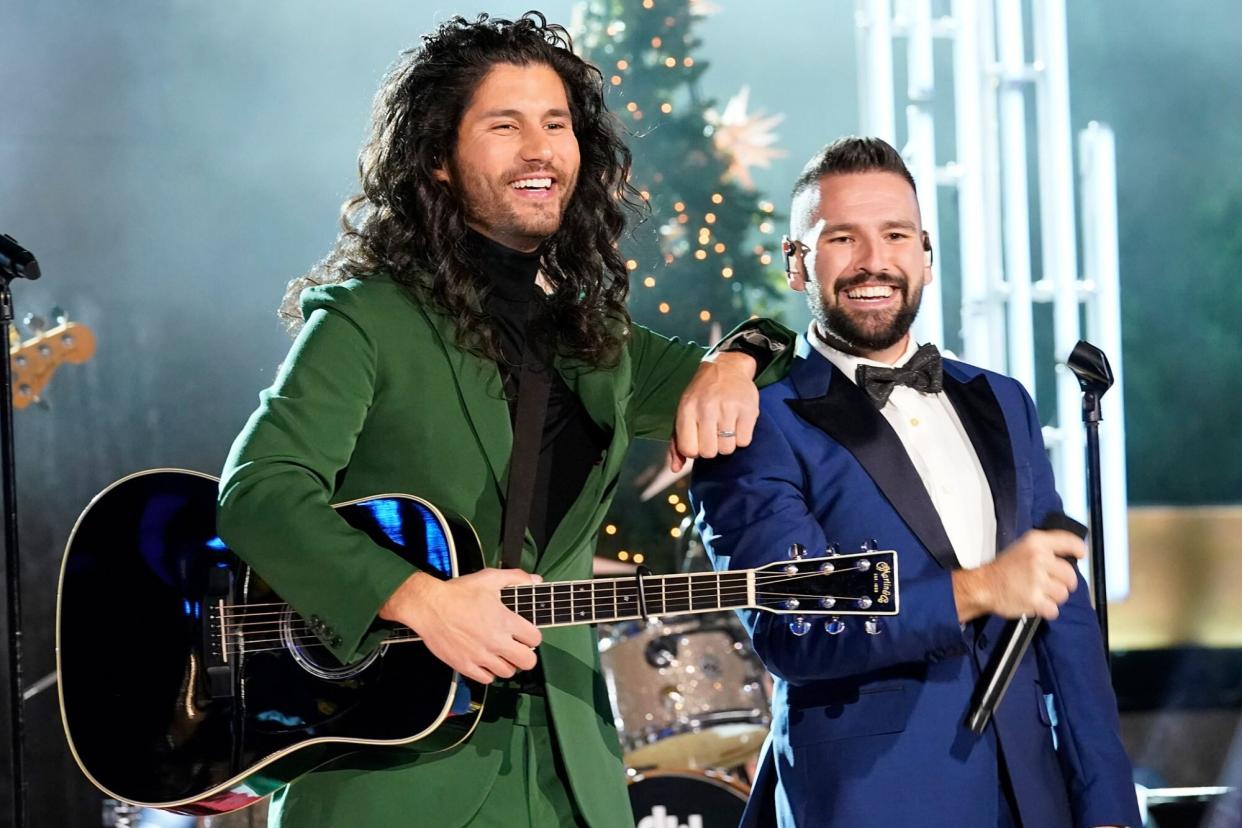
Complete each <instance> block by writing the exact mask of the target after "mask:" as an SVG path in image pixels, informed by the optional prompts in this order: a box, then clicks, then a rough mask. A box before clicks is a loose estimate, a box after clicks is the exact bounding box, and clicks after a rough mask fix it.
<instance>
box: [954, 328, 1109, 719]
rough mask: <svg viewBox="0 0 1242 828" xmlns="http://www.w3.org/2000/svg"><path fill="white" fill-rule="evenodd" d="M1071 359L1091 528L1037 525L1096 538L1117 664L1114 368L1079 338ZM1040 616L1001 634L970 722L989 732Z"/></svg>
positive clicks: (1101, 601) (1098, 594) (1053, 521)
mask: <svg viewBox="0 0 1242 828" xmlns="http://www.w3.org/2000/svg"><path fill="white" fill-rule="evenodd" d="M1066 365H1067V366H1068V367H1069V369H1070V371H1072V372H1073V373H1074V376H1076V377H1077V378H1078V384H1079V386H1081V387H1082V420H1083V422H1084V423H1085V424H1086V426H1087V489H1088V493H1089V498H1088V500H1089V502H1088V510H1089V512H1090V518H1089V519H1090V525H1091V529H1090V531H1087V528H1086V527H1085V526H1083V525H1082V524H1080V523H1078V522H1077V521H1075V520H1073V519H1072V518H1069V517H1066V516H1065V515H1063V514H1059V513H1058V514H1052V515H1048V516H1046V517H1045V518H1044V520H1043V522H1042V523H1041V524H1040V525H1039V526H1037V527H1036V528H1037V529H1061V530H1064V531H1068V532H1073V533H1074V534H1076V535H1078V536H1079V537H1080V538H1081V537H1089V538H1090V543H1091V581H1092V585H1093V586H1094V587H1095V613H1096V617H1097V618H1098V619H1099V622H1100V635H1101V636H1102V637H1103V639H1104V657H1105V658H1106V659H1107V660H1108V666H1109V668H1110V671H1111V668H1112V656H1111V655H1110V654H1109V650H1108V588H1107V585H1106V584H1105V581H1104V577H1105V575H1104V498H1103V496H1102V495H1101V493H1100V430H1099V429H1100V419H1101V417H1100V397H1102V396H1104V392H1105V391H1107V390H1108V389H1109V388H1111V387H1112V385H1113V371H1112V368H1111V367H1110V366H1109V364H1108V357H1106V356H1104V352H1103V351H1101V350H1100V349H1099V348H1097V347H1095V346H1094V345H1092V344H1091V343H1089V342H1085V341H1081V340H1080V341H1079V343H1078V344H1077V345H1075V346H1074V350H1073V352H1072V353H1070V356H1069V359H1068V360H1067V361H1066ZM1039 623H1040V619H1039V618H1038V617H1035V616H1030V615H1027V616H1023V617H1022V618H1017V619H1014V620H1013V621H1010V622H1009V623H1007V624H1006V625H1005V627H1004V629H1003V630H1002V632H1001V635H1000V638H999V639H997V643H996V647H995V648H994V649H993V651H992V658H991V659H990V660H989V662H988V665H987V667H986V668H984V670H983V672H982V674H981V675H980V676H979V681H978V683H977V684H976V685H975V692H974V697H973V698H972V699H971V704H970V709H969V711H968V713H967V716H966V725H967V727H969V728H970V729H971V731H972V732H974V733H983V731H984V729H986V728H987V726H988V722H990V721H991V720H992V714H993V713H994V712H995V711H996V708H997V707H999V706H1000V703H1001V699H1003V698H1004V697H1005V691H1006V690H1008V689H1009V683H1010V682H1011V681H1012V680H1013V677H1014V674H1015V673H1016V672H1017V670H1018V665H1019V664H1020V663H1021V661H1022V657H1023V656H1024V655H1026V651H1027V650H1028V649H1029V648H1030V646H1031V643H1032V642H1033V641H1034V640H1035V633H1036V632H1037V631H1038V629H1039Z"/></svg>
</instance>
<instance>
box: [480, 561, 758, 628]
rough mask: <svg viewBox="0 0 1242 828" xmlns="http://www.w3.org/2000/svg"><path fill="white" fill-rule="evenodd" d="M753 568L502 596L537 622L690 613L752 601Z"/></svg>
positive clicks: (566, 584) (553, 586)
mask: <svg viewBox="0 0 1242 828" xmlns="http://www.w3.org/2000/svg"><path fill="white" fill-rule="evenodd" d="M753 574H754V572H753V570H742V571H738V572H694V573H690V574H685V575H644V576H643V577H642V579H641V583H640V581H639V579H638V578H599V579H592V580H587V581H559V582H556V583H546V584H532V585H524V586H512V587H505V588H504V589H503V590H501V593H500V596H501V600H502V601H503V602H504V604H505V606H506V607H508V608H509V609H511V610H513V611H514V612H515V613H517V614H518V615H520V616H522V617H523V618H525V619H526V620H527V621H529V622H531V623H532V624H534V625H535V626H536V627H562V626H567V625H570V624H597V623H609V622H613V621H629V620H633V619H637V618H645V617H647V616H650V615H655V616H660V615H690V614H694V613H701V612H718V611H720V610H729V609H739V608H742V607H748V606H751V605H752V604H753V598H754V582H753V578H752V575H753Z"/></svg>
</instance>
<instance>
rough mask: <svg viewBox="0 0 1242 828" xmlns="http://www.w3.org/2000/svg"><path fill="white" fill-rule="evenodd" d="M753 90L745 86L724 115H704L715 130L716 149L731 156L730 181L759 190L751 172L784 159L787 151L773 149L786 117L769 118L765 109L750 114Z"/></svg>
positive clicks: (728, 175)
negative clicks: (778, 129) (780, 126)
mask: <svg viewBox="0 0 1242 828" xmlns="http://www.w3.org/2000/svg"><path fill="white" fill-rule="evenodd" d="M749 106H750V87H749V86H743V87H742V88H741V89H740V90H738V93H737V94H736V95H734V96H733V97H732V98H730V99H729V102H728V103H727V104H725V108H724V112H722V113H718V112H716V110H714V109H709V110H707V112H705V113H704V117H705V118H706V119H707V123H708V125H709V126H710V127H711V129H712V133H711V135H712V142H713V143H714V144H715V146H716V149H717V150H719V151H721V152H723V153H725V154H727V155H728V156H729V159H730V161H729V169H728V171H727V172H726V173H725V175H726V177H727V178H731V179H733V180H734V181H737V182H738V183H739V184H741V185H742V186H743V187H745V188H746V189H748V190H753V189H755V182H754V181H752V180H751V177H750V171H751V169H753V168H754V167H762V168H764V169H767V168H768V167H769V166H771V164H772V160H773V159H774V158H783V157H784V156H785V155H786V154H787V153H786V152H785V150H783V149H780V148H778V147H776V146H773V145H774V144H776V143H777V142H778V141H779V140H780V136H778V135H777V134H776V131H775V129H776V126H777V125H778V124H779V123H780V122H781V121H783V120H785V116H784V115H768V114H767V113H766V112H764V111H762V110H758V111H756V112H753V113H750V112H747V111H746V110H747V108H748V107H749Z"/></svg>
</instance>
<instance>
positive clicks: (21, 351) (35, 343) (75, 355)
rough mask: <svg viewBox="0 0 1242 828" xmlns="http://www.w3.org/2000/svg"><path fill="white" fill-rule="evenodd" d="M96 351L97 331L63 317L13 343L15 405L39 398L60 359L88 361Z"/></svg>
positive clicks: (12, 361) (11, 352) (63, 360)
mask: <svg viewBox="0 0 1242 828" xmlns="http://www.w3.org/2000/svg"><path fill="white" fill-rule="evenodd" d="M94 353H95V334H94V333H92V332H91V329H90V328H88V327H86V326H85V325H82V324H79V323H77V322H69V321H64V320H62V321H60V322H59V323H58V324H57V325H56V326H55V327H52V328H48V329H46V330H37V331H36V332H35V334H34V336H32V337H30V338H29V339H25V340H22V341H21V342H18V343H17V344H15V345H12V346H11V347H10V348H9V362H10V364H11V365H12V366H13V405H14V407H15V408H25V407H26V406H28V405H30V404H31V403H33V402H38V401H39V397H40V396H41V395H42V393H43V389H44V388H46V387H47V384H48V382H50V381H51V379H52V374H53V373H55V371H56V368H57V366H59V365H60V364H61V363H64V362H72V363H82V362H86V361H87V360H89V359H90V358H91V357H92V356H93V355H94Z"/></svg>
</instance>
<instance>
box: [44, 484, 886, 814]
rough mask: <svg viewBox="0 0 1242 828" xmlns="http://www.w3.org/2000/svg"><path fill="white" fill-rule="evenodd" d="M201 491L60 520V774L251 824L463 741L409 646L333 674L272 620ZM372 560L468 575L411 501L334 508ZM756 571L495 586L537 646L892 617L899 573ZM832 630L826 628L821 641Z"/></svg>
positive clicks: (435, 679) (459, 682)
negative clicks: (648, 632)
mask: <svg viewBox="0 0 1242 828" xmlns="http://www.w3.org/2000/svg"><path fill="white" fill-rule="evenodd" d="M216 487H217V481H216V479H215V478H213V477H209V476H207V475H203V474H198V473H195V472H188V471H180V470H153V471H145V472H139V473H138V474H135V475H132V476H130V477H126V478H124V479H122V480H120V481H118V482H116V483H114V484H113V485H111V486H110V487H108V488H107V489H105V490H104V491H103V492H101V493H100V494H99V495H97V496H96V497H95V499H94V500H92V501H91V503H90V504H89V505H88V506H87V508H86V510H85V511H84V512H83V513H82V515H81V517H79V518H78V521H77V524H76V525H75V526H74V529H73V533H72V534H71V535H70V538H69V543H68V546H67V548H66V550H65V558H64V563H63V565H62V568H61V576H60V589H59V595H58V599H57V617H56V657H57V667H58V669H59V671H60V685H59V686H60V708H61V716H62V718H63V721H64V726H65V733H66V736H67V737H68V739H69V746H70V748H71V750H72V752H73V756H74V758H75V759H76V761H77V762H78V764H79V766H80V767H81V768H82V770H83V772H84V773H85V774H86V775H87V777H89V778H90V780H91V781H92V782H93V783H94V784H95V785H96V786H98V787H99V788H100V789H101V790H102V791H104V792H105V793H106V794H107V795H109V796H111V797H113V798H115V799H118V800H122V801H125V802H129V803H133V804H135V805H142V806H146V807H154V808H161V809H166V810H171V811H178V812H181V813H186V814H196V815H211V814H222V813H227V812H229V811H234V810H237V809H239V808H243V807H245V806H247V805H251V804H253V803H254V802H256V801H258V800H259V799H262V798H263V797H265V796H267V795H269V794H271V793H273V792H274V791H276V790H278V789H279V788H281V787H282V786H284V785H286V784H288V783H289V782H291V781H293V780H294V779H296V778H297V777H299V776H301V775H302V774H305V773H306V772H307V771H310V770H312V769H313V768H315V767H317V766H319V765H321V764H323V763H325V762H328V761H331V760H332V759H335V758H337V757H339V756H341V755H342V754H344V753H347V752H350V751H356V750H359V749H361V748H364V747H377V746H383V745H390V746H397V745H400V746H405V747H406V748H412V749H414V750H422V751H436V750H444V749H446V748H449V747H451V746H453V745H455V744H457V743H459V742H460V741H462V740H463V739H465V738H466V737H467V736H468V735H469V734H470V732H471V730H472V729H473V728H474V725H475V723H476V721H477V720H478V718H479V715H480V713H481V711H482V709H483V706H484V705H485V704H486V701H487V688H486V686H485V685H482V684H478V683H476V682H473V681H470V680H468V679H466V678H465V677H463V676H461V675H459V674H458V673H456V672H454V671H453V670H452V669H451V668H449V667H448V666H447V665H445V664H444V663H442V662H440V661H439V660H438V659H436V658H435V657H434V656H432V655H431V654H430V652H429V651H428V650H427V649H426V648H425V647H424V646H423V645H422V644H421V643H420V642H419V640H418V637H417V636H416V635H415V634H414V633H413V632H412V631H411V630H409V629H407V628H405V627H400V626H398V625H392V629H391V630H390V635H389V637H388V638H387V640H386V641H385V642H384V643H383V644H382V645H381V646H380V647H379V648H377V649H375V650H374V651H373V652H371V653H370V654H368V655H367V656H365V657H363V658H361V659H360V660H358V661H356V662H354V663H351V664H341V663H340V662H339V661H337V659H336V658H335V657H334V656H333V655H332V654H331V653H330V652H329V651H328V649H327V648H326V647H325V646H324V645H323V643H322V642H321V641H320V639H319V637H318V635H317V633H316V630H318V629H320V626H319V625H317V624H315V623H314V622H315V619H309V620H308V619H304V618H303V617H301V616H300V615H299V614H298V613H297V611H296V610H295V609H294V608H292V607H290V606H289V605H288V604H286V603H284V602H283V601H282V600H281V599H280V597H279V596H278V595H276V594H275V593H274V592H273V591H272V590H271V589H270V588H269V587H268V586H267V584H265V583H264V582H263V581H262V580H261V579H260V578H259V577H258V575H256V574H255V573H254V572H253V571H251V569H250V568H249V567H248V566H247V565H246V564H245V563H243V562H242V561H241V560H240V559H239V558H238V557H237V556H236V555H235V554H234V553H233V552H232V551H231V550H230V549H229V548H228V546H227V545H226V544H225V543H224V542H223V541H222V540H221V539H220V537H219V536H218V535H217V534H216V530H215V515H216ZM335 508H336V509H337V511H338V513H339V514H340V515H341V517H342V518H344V519H345V520H346V521H347V522H348V523H350V524H351V525H352V526H353V527H355V528H356V529H358V530H360V531H362V532H365V533H366V534H367V535H369V536H370V537H371V538H372V539H373V540H374V541H375V542H376V543H378V544H380V545H382V546H384V547H386V548H388V549H390V550H391V551H393V552H394V553H395V554H398V555H401V556H402V557H404V558H405V559H406V560H408V561H410V562H411V563H413V564H414V565H415V566H417V567H418V568H419V569H421V570H422V571H425V572H429V573H432V574H435V575H437V576H438V577H440V578H444V579H447V578H455V577H459V576H462V575H466V574H469V573H471V572H475V571H477V570H479V569H480V568H482V567H483V565H484V564H483V556H482V554H481V550H480V545H479V540H478V537H477V536H476V535H475V532H474V530H473V528H471V526H470V524H469V523H468V522H466V521H465V520H462V519H460V518H458V517H455V516H452V515H448V514H444V513H442V512H441V511H440V510H439V509H437V508H436V507H435V506H434V505H433V504H431V503H429V502H427V501H425V500H422V499H420V498H417V497H412V496H409V495H380V496H377V497H369V498H366V499H364V500H357V501H351V502H349V503H342V504H340V505H338V506H336V507H335ZM791 553H792V554H791V558H790V559H789V560H788V561H782V562H778V563H773V564H770V565H768V566H765V567H763V568H760V569H752V570H740V571H731V572H701V573H693V574H684V575H665V576H654V575H641V576H636V577H626V578H615V579H594V580H585V581H567V582H560V583H541V584H534V585H525V586H514V587H508V588H505V589H504V590H502V591H501V598H502V600H503V601H504V603H505V604H506V605H507V606H508V607H509V608H510V609H511V610H513V611H514V612H516V613H518V614H520V615H522V616H523V617H525V618H526V619H527V620H529V621H531V622H532V623H534V624H535V625H536V626H539V627H554V626H562V625H569V624H594V623H599V622H613V621H623V620H627V619H638V618H644V617H647V616H649V615H650V616H659V615H673V614H677V615H682V614H687V613H703V612H716V611H719V610H730V609H740V608H751V609H759V610H765V611H768V612H777V613H785V614H788V615H789V616H790V621H789V623H790V628H791V630H792V631H793V632H794V633H795V634H805V633H806V632H808V631H809V630H810V628H811V626H812V625H811V621H810V618H811V617H812V616H817V615H822V616H828V617H829V620H828V630H829V632H837V631H839V630H840V626H841V625H843V623H844V622H843V621H842V620H841V618H840V616H846V615H864V616H867V617H868V618H867V621H866V622H865V625H864V626H865V627H866V628H867V631H868V632H875V627H874V625H875V624H877V623H878V618H877V617H878V616H881V615H894V614H896V613H897V610H898V592H897V556H896V554H895V553H893V552H884V551H868V552H865V553H863V554H856V555H836V556H825V557H816V558H810V557H806V556H805V552H804V550H802V549H801V547H795V549H794V550H791ZM834 623H835V625H836V626H834Z"/></svg>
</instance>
